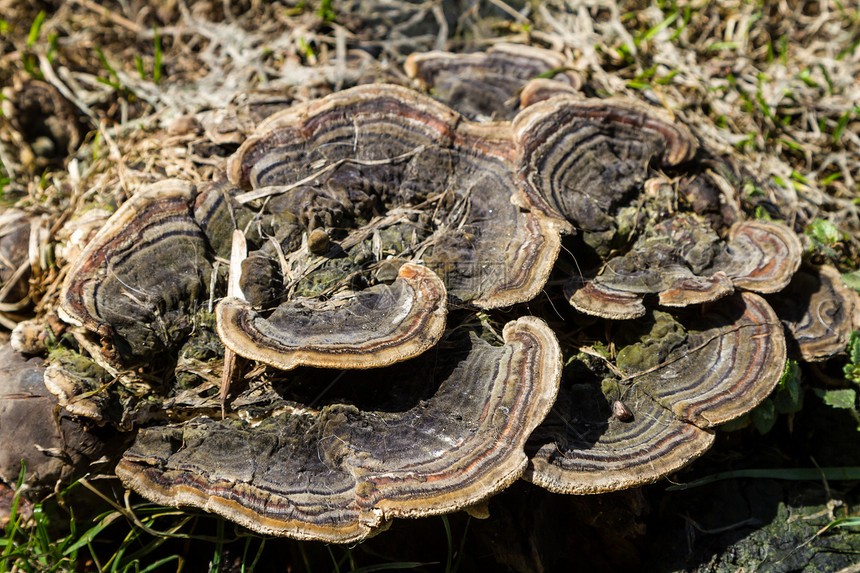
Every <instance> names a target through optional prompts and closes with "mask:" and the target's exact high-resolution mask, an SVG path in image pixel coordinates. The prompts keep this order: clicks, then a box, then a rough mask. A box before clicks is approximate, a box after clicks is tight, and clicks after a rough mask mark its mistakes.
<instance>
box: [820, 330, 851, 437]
mask: <svg viewBox="0 0 860 573" xmlns="http://www.w3.org/2000/svg"><path fill="white" fill-rule="evenodd" d="M847 351H848V364H846V365H845V367H844V372H845V379H846V380H847V381H848V382H849V385H850V387H848V388H837V389H832V390H826V389H823V388H816V389H815V393H816V394H817V395H818V397H819V398H821V400H822V401H823V402H824V403H825V404H827V405H828V406H831V407H833V408H838V409H840V410H848V411H849V412H850V413H851V415H852V416H854V420H855V421H856V422H857V429H858V430H860V411H858V410H857V390H858V389H860V332H858V331H856V330H855V331H853V332H852V333H851V336H850V338H849V339H848V348H847Z"/></svg>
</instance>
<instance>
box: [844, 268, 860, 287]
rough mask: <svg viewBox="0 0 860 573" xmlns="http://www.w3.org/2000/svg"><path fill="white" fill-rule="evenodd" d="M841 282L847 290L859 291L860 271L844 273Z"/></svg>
mask: <svg viewBox="0 0 860 573" xmlns="http://www.w3.org/2000/svg"><path fill="white" fill-rule="evenodd" d="M842 282H843V283H845V286H847V287H848V288H853V289H854V290H856V291H860V271H854V272H853V273H845V274H844V275H842Z"/></svg>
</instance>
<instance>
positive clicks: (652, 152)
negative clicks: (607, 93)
mask: <svg viewBox="0 0 860 573" xmlns="http://www.w3.org/2000/svg"><path fill="white" fill-rule="evenodd" d="M513 129H514V132H515V137H516V139H517V142H518V146H519V149H518V154H519V156H518V161H519V169H520V174H521V176H522V178H523V182H524V188H523V190H524V194H525V197H526V198H527V202H528V203H529V204H534V205H536V206H537V207H538V208H539V209H540V210H542V211H543V212H544V213H546V214H547V215H549V216H552V217H555V218H558V219H563V220H565V221H568V227H567V229H568V231H572V230H573V228H574V226H575V227H576V228H577V229H581V230H582V231H584V232H586V233H592V234H595V233H596V234H598V235H601V234H607V233H614V230H615V223H614V221H613V212H614V210H615V209H616V208H617V207H618V205H619V204H620V203H621V201H622V200H624V199H626V198H628V197H629V196H630V195H631V194H634V193H636V192H638V191H639V189H641V187H642V185H643V183H644V182H645V179H646V178H647V175H648V172H647V167H648V164H649V163H650V162H651V161H652V160H655V161H657V162H658V163H659V164H662V165H677V164H678V163H681V162H684V161H687V160H689V159H691V158H692V157H693V155H694V154H695V152H696V140H695V138H694V137H693V136H692V134H691V133H690V132H689V130H688V129H687V128H686V127H684V126H682V125H680V124H677V123H674V122H673V121H672V120H671V118H669V117H667V116H666V115H665V113H663V112H661V111H659V110H656V109H653V108H649V107H646V106H643V105H642V104H639V103H634V102H632V101H627V100H620V99H606V100H597V99H587V100H584V99H579V98H576V97H571V96H558V97H553V98H550V99H548V100H546V101H543V102H540V103H537V104H535V105H533V106H530V107H528V108H526V109H525V110H523V111H522V112H521V113H520V114H519V115H518V116H517V117H516V118H515V119H514V122H513Z"/></svg>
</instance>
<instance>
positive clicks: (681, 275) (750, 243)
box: [565, 214, 801, 319]
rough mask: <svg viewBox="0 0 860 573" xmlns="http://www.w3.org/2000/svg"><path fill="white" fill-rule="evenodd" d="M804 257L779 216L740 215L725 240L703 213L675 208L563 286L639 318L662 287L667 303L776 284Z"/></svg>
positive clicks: (604, 312)
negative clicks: (587, 275)
mask: <svg viewBox="0 0 860 573" xmlns="http://www.w3.org/2000/svg"><path fill="white" fill-rule="evenodd" d="M800 259H801V247H800V241H799V240H798V238H797V236H796V235H795V234H794V232H793V231H791V230H790V229H789V228H788V227H786V226H785V225H782V224H780V223H774V222H770V221H744V222H742V223H738V224H736V225H735V226H734V227H733V228H732V229H731V231H730V233H729V237H728V240H727V241H726V242H725V243H722V242H721V241H720V239H719V238H718V237H717V235H716V233H714V232H713V231H712V230H711V228H710V226H709V225H708V224H707V223H706V222H705V221H704V220H703V219H702V218H701V217H698V216H696V215H692V214H686V215H676V216H674V217H671V218H669V219H666V220H664V221H662V222H660V223H658V224H657V225H654V226H653V227H652V228H649V229H647V230H646V231H645V232H644V233H643V234H642V235H641V236H640V238H639V240H637V242H636V244H634V245H633V247H632V249H631V250H630V251H629V252H628V253H627V254H625V255H623V256H619V257H615V258H612V259H610V260H609V261H608V262H607V263H606V265H605V267H604V269H603V270H602V271H601V273H600V274H598V275H597V276H596V277H594V278H593V279H589V280H585V281H583V280H581V279H572V280H571V281H570V282H569V283H568V284H567V287H566V288H565V294H566V295H567V297H568V300H569V301H570V304H572V305H573V306H574V307H575V308H576V309H577V310H579V311H581V312H584V313H587V314H593V315H596V316H601V317H604V318H614V319H624V318H636V317H638V316H642V315H643V314H644V313H645V306H644V305H643V303H642V299H643V296H644V295H645V294H656V295H657V296H658V300H659V303H660V304H661V305H663V306H673V307H682V306H688V305H693V304H702V303H706V302H712V301H714V300H717V299H720V298H722V297H724V296H726V295H728V294H731V293H732V292H734V290H735V288H738V289H743V290H748V291H753V292H758V293H761V294H767V293H773V292H778V291H780V290H782V289H783V288H784V287H785V286H786V285H787V284H788V282H789V281H790V280H791V277H792V276H793V275H794V273H795V271H797V268H798V267H799V266H800Z"/></svg>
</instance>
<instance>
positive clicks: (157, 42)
mask: <svg viewBox="0 0 860 573" xmlns="http://www.w3.org/2000/svg"><path fill="white" fill-rule="evenodd" d="M152 34H153V40H152V42H153V54H154V59H153V64H152V81H153V82H155V83H156V84H157V83H158V82H160V81H161V75H162V69H163V68H162V66H163V64H162V61H163V60H164V51H163V48H162V47H161V36H160V35H159V34H158V26H153V28H152ZM134 67H135V68H136V69H137V75H139V76H140V79H142V80H145V79H146V68H145V66H144V65H143V58H141V57H140V56H138V55H137V54H135V55H134Z"/></svg>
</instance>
